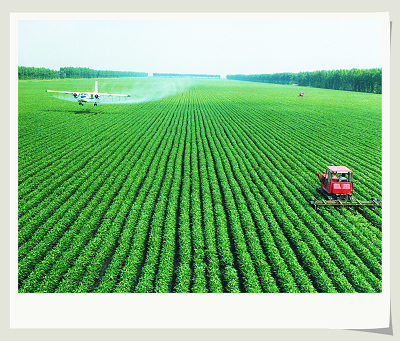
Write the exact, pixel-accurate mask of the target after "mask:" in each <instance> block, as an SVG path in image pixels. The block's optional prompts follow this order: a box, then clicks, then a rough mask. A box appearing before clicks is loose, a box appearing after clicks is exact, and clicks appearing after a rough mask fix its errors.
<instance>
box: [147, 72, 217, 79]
mask: <svg viewBox="0 0 400 341" xmlns="http://www.w3.org/2000/svg"><path fill="white" fill-rule="evenodd" d="M153 77H178V78H181V77H182V78H184V77H189V78H217V79H219V78H220V75H205V74H198V73H153Z"/></svg>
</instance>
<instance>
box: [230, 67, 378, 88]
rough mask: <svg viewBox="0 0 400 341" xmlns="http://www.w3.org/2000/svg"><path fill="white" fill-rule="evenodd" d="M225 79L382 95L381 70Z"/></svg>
mask: <svg viewBox="0 0 400 341" xmlns="http://www.w3.org/2000/svg"><path fill="white" fill-rule="evenodd" d="M226 78H227V79H234V80H242V81H251V82H263V83H274V84H297V85H300V86H312V87H315V88H325V89H335V90H348V91H359V92H370V93H377V94H381V93H382V69H381V68H374V69H351V70H330V71H326V70H321V71H312V72H299V73H289V72H284V73H274V74H260V75H228V76H226Z"/></svg>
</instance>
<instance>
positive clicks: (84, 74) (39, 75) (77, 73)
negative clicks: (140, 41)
mask: <svg viewBox="0 0 400 341" xmlns="http://www.w3.org/2000/svg"><path fill="white" fill-rule="evenodd" d="M147 76H148V74H147V73H146V72H132V71H110V70H93V69H89V68H87V67H61V68H60V70H59V71H56V70H51V69H46V68H43V67H41V68H37V67H26V66H18V79H19V80H27V79H56V78H60V79H64V78H110V77H147Z"/></svg>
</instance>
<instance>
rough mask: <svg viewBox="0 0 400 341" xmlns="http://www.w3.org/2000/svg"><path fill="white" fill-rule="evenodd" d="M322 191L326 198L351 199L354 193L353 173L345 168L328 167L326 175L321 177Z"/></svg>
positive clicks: (319, 176)
mask: <svg viewBox="0 0 400 341" xmlns="http://www.w3.org/2000/svg"><path fill="white" fill-rule="evenodd" d="M317 174H318V178H319V180H320V181H321V190H322V191H323V194H325V195H326V196H332V197H338V196H346V195H348V196H349V197H351V193H352V191H353V172H352V171H351V170H350V169H348V168H347V167H344V166H327V167H326V173H325V174H322V175H319V173H317Z"/></svg>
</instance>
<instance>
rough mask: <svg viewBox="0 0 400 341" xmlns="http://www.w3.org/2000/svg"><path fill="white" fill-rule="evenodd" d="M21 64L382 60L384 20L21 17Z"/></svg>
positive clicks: (287, 67) (220, 69) (298, 65)
mask: <svg viewBox="0 0 400 341" xmlns="http://www.w3.org/2000/svg"><path fill="white" fill-rule="evenodd" d="M18 65H20V66H35V67H46V68H50V69H54V70H59V68H60V67H64V66H75V67H89V68H91V69H96V70H116V71H140V72H148V73H149V74H150V73H153V72H176V73H202V74H219V75H221V76H224V75H226V74H259V73H277V72H300V71H313V70H333V69H351V68H374V67H382V30H381V22H380V21H379V20H19V21H18Z"/></svg>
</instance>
